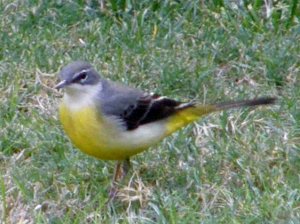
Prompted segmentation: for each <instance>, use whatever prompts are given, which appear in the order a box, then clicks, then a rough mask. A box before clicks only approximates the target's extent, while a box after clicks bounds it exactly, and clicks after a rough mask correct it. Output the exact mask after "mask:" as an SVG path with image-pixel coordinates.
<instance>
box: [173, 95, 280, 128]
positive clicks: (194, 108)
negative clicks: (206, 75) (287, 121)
mask: <svg viewBox="0 0 300 224" xmlns="http://www.w3.org/2000/svg"><path fill="white" fill-rule="evenodd" d="M275 101H276V98H273V97H264V98H257V99H252V100H241V101H229V102H224V103H218V104H211V105H201V104H194V103H190V104H184V105H181V106H179V107H178V109H177V112H176V113H175V114H174V115H172V116H170V117H169V122H168V125H167V133H168V134H171V133H173V132H174V131H176V130H178V129H180V128H181V127H183V126H185V125H187V124H189V123H191V122H193V121H196V120H198V119H199V118H200V117H202V116H204V115H206V114H210V113H212V112H215V111H221V110H228V109H233V108H240V107H255V106H260V105H269V104H274V103H275Z"/></svg>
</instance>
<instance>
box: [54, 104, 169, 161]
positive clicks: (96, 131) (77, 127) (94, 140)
mask: <svg viewBox="0 0 300 224" xmlns="http://www.w3.org/2000/svg"><path fill="white" fill-rule="evenodd" d="M59 111H60V120H61V123H62V125H63V128H64V130H65V132H66V133H67V135H68V136H69V137H70V139H71V141H72V142H73V144H74V145H75V146H76V147H77V148H79V149H80V150H81V151H83V152H84V153H86V154H89V155H91V156H94V157H97V158H99V159H104V160H123V159H126V158H129V157H130V156H132V155H135V154H137V153H139V152H141V151H144V150H145V149H147V148H149V147H150V146H151V145H153V144H154V143H155V142H159V141H160V140H161V139H162V138H163V137H164V135H165V130H164V128H163V126H162V124H152V125H149V126H147V125H146V126H144V127H142V128H140V129H139V130H133V131H126V130H124V129H120V127H118V126H116V123H114V122H112V121H111V120H108V119H105V118H103V117H101V116H99V113H97V110H96V108H95V107H94V106H88V107H87V106H86V107H84V108H82V109H76V110H73V109H72V110H71V109H70V107H68V106H67V105H66V104H65V103H61V105H60V110H59Z"/></svg>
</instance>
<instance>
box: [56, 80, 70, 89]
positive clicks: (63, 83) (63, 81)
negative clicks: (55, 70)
mask: <svg viewBox="0 0 300 224" xmlns="http://www.w3.org/2000/svg"><path fill="white" fill-rule="evenodd" d="M66 85H67V81H66V80H62V81H61V82H59V83H58V84H57V85H56V86H54V88H55V89H57V90H59V89H62V88H64V87H65V86H66Z"/></svg>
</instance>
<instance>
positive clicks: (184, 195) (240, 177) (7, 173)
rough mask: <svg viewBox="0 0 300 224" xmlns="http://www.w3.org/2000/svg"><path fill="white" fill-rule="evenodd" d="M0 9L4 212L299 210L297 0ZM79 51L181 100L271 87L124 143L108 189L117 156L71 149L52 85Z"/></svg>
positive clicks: (49, 215) (76, 215) (5, 216)
mask: <svg viewBox="0 0 300 224" xmlns="http://www.w3.org/2000/svg"><path fill="white" fill-rule="evenodd" d="M208 2H209V3H208ZM0 15H1V20H0V24H1V25H0V28H1V32H0V38H1V39H0V115H1V117H0V223H22V224H23V223H26V224H28V223H70V224H71V223H299V222H300V221H299V220H300V176H299V170H300V3H299V1H298V0H291V1H287V0H286V1H285V0H283V1H262V0H256V1H252V2H251V1H222V0H215V1H207V2H206V1H196V0H194V1H193V0H191V1H176V0H163V1H157V0H155V1H150V0H143V1H130V0H128V1H125V0H119V1H116V0H110V1H104V0H102V1H101V0H100V1H96V0H90V1H71V0H66V1H59V0H56V1H42V0H36V1H20V0H16V1H9V0H2V1H1V2H0ZM78 59H82V60H86V61H89V62H90V63H91V64H93V65H94V66H95V68H96V69H97V70H98V71H99V72H100V74H101V75H102V76H103V77H105V78H108V79H110V80H114V81H117V82H122V83H125V84H126V85H130V86H133V87H137V88H141V89H144V90H145V91H149V92H156V93H158V94H161V95H168V96H170V97H172V98H174V99H178V100H181V101H189V100H196V101H198V102H199V103H215V102H222V101H226V100H239V99H249V98H255V97H259V96H276V97H277V98H278V101H277V103H276V105H273V106H267V107H260V108H256V109H254V110H253V109H238V110H231V111H226V112H221V113H215V114H212V115H209V116H206V117H204V118H202V119H201V120H199V121H198V122H196V123H195V124H191V125H189V126H187V127H186V128H184V129H182V130H180V131H179V132H176V133H175V134H173V135H172V136H170V137H168V138H166V139H165V140H164V141H162V142H161V143H160V144H158V145H156V146H154V147H152V148H151V149H149V150H148V151H145V152H143V153H141V154H139V155H137V156H134V157H132V168H131V171H130V173H129V175H128V177H127V178H126V180H125V181H124V182H123V183H121V184H120V186H119V193H118V196H117V197H116V199H115V200H114V201H112V202H110V203H106V202H107V199H108V189H109V187H110V183H111V178H112V176H113V169H114V164H115V163H114V162H113V161H101V160H97V159H95V158H92V157H89V156H87V155H85V154H83V153H81V152H80V151H79V150H77V149H76V148H75V147H74V146H73V145H72V144H71V142H70V140H69V139H68V137H67V136H66V135H65V134H64V132H63V130H62V126H61V124H60V122H59V120H58V111H57V108H58V104H59V101H60V98H61V95H62V93H61V92H57V91H56V90H55V89H53V86H54V85H55V84H56V83H57V82H58V78H57V74H58V72H59V71H60V69H61V68H62V66H64V65H66V64H68V63H69V62H71V61H73V60H78Z"/></svg>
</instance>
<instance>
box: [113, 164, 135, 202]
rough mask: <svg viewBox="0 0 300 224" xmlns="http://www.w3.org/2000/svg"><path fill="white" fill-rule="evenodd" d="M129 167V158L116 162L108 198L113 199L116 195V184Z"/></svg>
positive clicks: (124, 175) (123, 176)
mask: <svg viewBox="0 0 300 224" xmlns="http://www.w3.org/2000/svg"><path fill="white" fill-rule="evenodd" d="M129 168H130V160H129V159H126V160H122V161H118V162H117V164H116V167H115V171H114V177H113V180H112V184H111V188H110V190H109V198H110V199H113V198H114V197H115V196H116V194H117V192H118V189H117V184H118V183H119V182H121V181H122V180H123V179H124V178H125V177H126V175H127V173H128V171H129Z"/></svg>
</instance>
